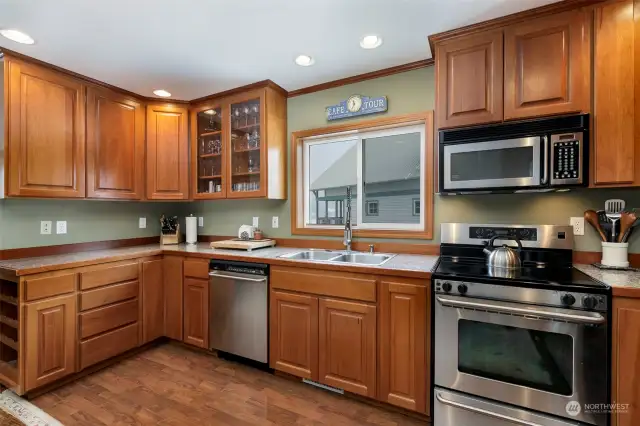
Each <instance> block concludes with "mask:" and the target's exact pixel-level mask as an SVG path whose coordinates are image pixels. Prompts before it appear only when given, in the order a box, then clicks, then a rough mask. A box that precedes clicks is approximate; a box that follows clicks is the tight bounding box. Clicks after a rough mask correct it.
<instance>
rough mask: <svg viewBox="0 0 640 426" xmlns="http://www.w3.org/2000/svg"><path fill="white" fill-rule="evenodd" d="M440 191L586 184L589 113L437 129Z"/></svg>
mask: <svg viewBox="0 0 640 426" xmlns="http://www.w3.org/2000/svg"><path fill="white" fill-rule="evenodd" d="M438 141H439V157H440V167H439V173H440V176H439V179H440V192H441V193H450V194H465V193H478V192H481V193H482V192H484V193H492V192H528V191H531V192H533V191H537V192H545V191H554V190H558V189H563V188H569V187H572V186H584V185H586V184H587V183H588V180H589V179H588V170H589V168H588V158H589V156H588V153H589V152H588V145H589V115H588V114H580V115H568V116H559V117H550V118H540V119H534V120H526V121H518V122H510V123H501V124H493V125H484V126H475V127H468V128H459V129H448V130H442V131H440V132H439V134H438Z"/></svg>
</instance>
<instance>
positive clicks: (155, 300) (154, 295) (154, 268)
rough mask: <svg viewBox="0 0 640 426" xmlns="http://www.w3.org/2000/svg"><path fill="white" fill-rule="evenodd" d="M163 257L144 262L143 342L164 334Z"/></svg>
mask: <svg viewBox="0 0 640 426" xmlns="http://www.w3.org/2000/svg"><path fill="white" fill-rule="evenodd" d="M162 273H163V261H162V259H156V260H148V261H145V262H142V343H143V344H144V343H147V342H150V341H152V340H155V339H157V338H159V337H162V336H163V335H164V281H163V279H162Z"/></svg>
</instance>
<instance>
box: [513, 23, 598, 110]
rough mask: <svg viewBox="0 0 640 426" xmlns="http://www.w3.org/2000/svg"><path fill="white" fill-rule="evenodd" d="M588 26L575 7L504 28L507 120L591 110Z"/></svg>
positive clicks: (589, 36)
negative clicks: (564, 11) (574, 9)
mask: <svg viewBox="0 0 640 426" xmlns="http://www.w3.org/2000/svg"><path fill="white" fill-rule="evenodd" d="M590 28H591V27H590V25H589V15H588V13H587V12H584V11H571V12H566V13H560V14H556V15H552V16H548V17H544V18H539V19H534V20H532V21H528V22H524V23H522V24H518V25H513V26H510V27H507V28H506V29H505V33H504V85H505V86H504V118H505V120H509V119H521V118H526V117H535V116H541V115H551V114H563V113H570V112H589V110H590V102H591V97H590V84H591V66H590V58H591V43H590V38H591V33H590Z"/></svg>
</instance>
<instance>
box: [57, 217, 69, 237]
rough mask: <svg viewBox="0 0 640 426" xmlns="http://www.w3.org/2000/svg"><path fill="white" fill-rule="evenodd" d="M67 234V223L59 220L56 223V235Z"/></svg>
mask: <svg viewBox="0 0 640 426" xmlns="http://www.w3.org/2000/svg"><path fill="white" fill-rule="evenodd" d="M66 233H67V221H66V220H59V221H57V222H56V234H66Z"/></svg>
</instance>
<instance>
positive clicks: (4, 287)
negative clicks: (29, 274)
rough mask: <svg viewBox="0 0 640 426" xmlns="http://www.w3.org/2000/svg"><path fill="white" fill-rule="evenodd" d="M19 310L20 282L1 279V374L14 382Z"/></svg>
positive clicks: (15, 380) (16, 377)
mask: <svg viewBox="0 0 640 426" xmlns="http://www.w3.org/2000/svg"><path fill="white" fill-rule="evenodd" d="M18 312H19V309H18V283H14V282H12V281H7V280H0V376H1V377H2V378H3V379H6V380H8V381H9V382H13V383H14V384H17V382H18V359H19V356H18V355H19V351H20V343H19V337H18V336H19V335H20V321H19V316H18ZM5 384H6V383H5Z"/></svg>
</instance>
